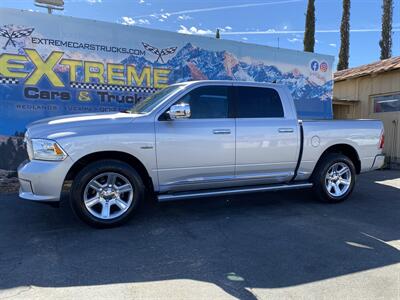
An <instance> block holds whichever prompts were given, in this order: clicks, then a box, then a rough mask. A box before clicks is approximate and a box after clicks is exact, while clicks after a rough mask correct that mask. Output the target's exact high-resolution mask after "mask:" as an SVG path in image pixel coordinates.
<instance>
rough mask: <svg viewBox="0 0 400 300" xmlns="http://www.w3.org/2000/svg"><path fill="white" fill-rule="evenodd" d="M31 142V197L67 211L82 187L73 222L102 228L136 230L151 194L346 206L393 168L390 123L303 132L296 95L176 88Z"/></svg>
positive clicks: (75, 119) (25, 183)
mask: <svg viewBox="0 0 400 300" xmlns="http://www.w3.org/2000/svg"><path fill="white" fill-rule="evenodd" d="M305 101H306V100H305ZM25 140H26V143H27V149H28V154H29V158H30V159H29V161H27V162H25V163H23V164H22V165H21V166H20V167H19V169H18V175H19V181H20V185H21V188H20V193H19V195H20V197H21V198H23V199H27V200H32V201H37V202H41V201H43V202H57V201H60V195H61V191H62V189H63V186H64V185H65V184H66V182H71V181H72V185H71V188H70V202H71V205H72V208H73V210H74V212H75V213H76V214H77V216H78V217H79V218H81V219H82V220H83V221H85V222H86V223H88V224H90V225H93V226H97V227H110V226H115V225H118V224H121V223H123V222H125V221H126V220H127V219H128V218H129V217H130V216H131V214H132V213H133V211H134V210H135V208H136V207H137V205H138V203H140V202H141V201H144V199H145V193H147V192H152V193H154V194H155V195H156V197H157V198H158V200H159V201H168V200H175V199H188V198H195V197H209V196H215V195H228V194H239V193H247V192H261V191H270V190H283V189H299V188H313V190H314V192H315V195H316V196H317V198H318V199H320V200H321V201H324V202H328V203H336V202H340V201H343V200H345V199H347V198H348V197H349V196H350V194H351V193H352V191H353V188H354V185H355V181H356V175H357V174H359V173H362V172H365V171H370V170H374V169H378V168H380V167H382V165H383V163H384V156H383V155H382V148H383V141H384V136H383V126H382V123H381V122H380V121H377V120H357V121H300V120H298V119H297V114H296V109H295V105H294V102H293V100H292V97H291V94H290V92H289V91H288V89H287V88H286V87H285V86H281V85H278V84H267V83H250V82H234V81H194V82H185V83H179V84H174V85H171V86H168V87H166V88H164V89H162V90H161V91H159V92H157V93H155V94H153V95H151V96H150V97H148V98H147V99H145V100H144V101H143V102H141V103H140V104H138V105H137V106H136V107H135V108H133V109H132V110H130V111H126V112H121V113H103V114H96V113H95V114H85V115H70V116H62V117H57V118H50V119H44V120H40V121H37V122H34V123H32V124H30V125H29V126H28V128H27V132H26V137H25Z"/></svg>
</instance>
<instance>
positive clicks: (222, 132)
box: [213, 129, 231, 134]
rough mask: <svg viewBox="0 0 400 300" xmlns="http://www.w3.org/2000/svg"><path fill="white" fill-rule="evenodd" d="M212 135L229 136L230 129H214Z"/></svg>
mask: <svg viewBox="0 0 400 300" xmlns="http://www.w3.org/2000/svg"><path fill="white" fill-rule="evenodd" d="M213 133H214V134H231V130H230V129H214V130H213Z"/></svg>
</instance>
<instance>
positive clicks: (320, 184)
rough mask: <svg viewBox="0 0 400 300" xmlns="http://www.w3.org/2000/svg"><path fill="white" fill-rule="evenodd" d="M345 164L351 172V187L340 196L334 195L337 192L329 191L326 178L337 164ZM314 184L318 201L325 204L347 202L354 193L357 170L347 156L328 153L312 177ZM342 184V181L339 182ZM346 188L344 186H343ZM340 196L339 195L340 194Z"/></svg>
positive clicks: (318, 164) (332, 189)
mask: <svg viewBox="0 0 400 300" xmlns="http://www.w3.org/2000/svg"><path fill="white" fill-rule="evenodd" d="M338 163H339V164H344V165H346V166H347V167H348V168H349V170H350V174H351V177H350V185H349V186H348V188H347V190H346V191H345V192H344V193H343V194H342V195H340V196H335V195H332V193H333V192H335V189H334V188H331V192H329V191H328V187H327V184H328V183H329V181H327V179H326V176H327V173H328V171H331V167H332V166H334V165H335V164H338ZM312 182H313V184H314V193H315V195H316V197H317V199H318V200H320V201H322V202H325V203H339V202H342V201H344V200H346V199H347V198H348V197H349V196H350V195H351V193H352V191H353V189H354V185H355V182H356V170H355V167H354V164H353V162H352V161H351V160H350V159H349V158H348V157H347V156H345V155H343V154H339V153H328V154H326V155H324V156H323V157H322V158H321V159H320V161H319V162H318V163H317V166H316V167H315V171H314V173H313V176H312ZM339 182H340V181H339ZM341 186H342V187H343V186H344V185H343V184H342V185H341ZM338 194H339V193H338Z"/></svg>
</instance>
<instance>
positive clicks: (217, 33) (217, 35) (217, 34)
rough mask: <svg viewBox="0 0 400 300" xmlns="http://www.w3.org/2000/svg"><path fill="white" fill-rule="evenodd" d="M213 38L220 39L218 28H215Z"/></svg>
mask: <svg viewBox="0 0 400 300" xmlns="http://www.w3.org/2000/svg"><path fill="white" fill-rule="evenodd" d="M215 38H216V39H219V38H221V36H220V33H219V28H217V32H216V33H215Z"/></svg>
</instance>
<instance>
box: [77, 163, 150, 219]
mask: <svg viewBox="0 0 400 300" xmlns="http://www.w3.org/2000/svg"><path fill="white" fill-rule="evenodd" d="M143 197H144V184H143V181H142V179H141V177H140V175H139V174H138V173H137V172H136V171H135V169H133V168H132V167H131V166H129V165H128V164H126V163H123V162H120V161H117V160H101V161H97V162H94V163H91V164H90V165H88V166H87V167H85V168H84V169H82V170H81V171H80V172H79V173H78V174H77V176H76V178H75V179H74V182H73V184H72V187H71V205H72V209H73V210H74V212H75V213H76V215H77V216H78V217H79V218H80V219H81V220H82V221H84V222H86V223H87V224H89V225H92V226H95V227H113V226H117V225H120V224H122V223H124V222H126V221H127V220H128V219H129V217H130V216H131V215H132V213H133V211H134V209H135V208H136V206H137V205H138V203H139V202H140V201H142V199H143Z"/></svg>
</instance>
